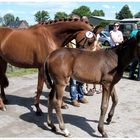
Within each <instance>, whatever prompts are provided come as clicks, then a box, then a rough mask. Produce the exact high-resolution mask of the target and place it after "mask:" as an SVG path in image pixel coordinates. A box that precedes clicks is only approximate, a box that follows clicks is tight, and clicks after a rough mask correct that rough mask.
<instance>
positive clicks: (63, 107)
mask: <svg viewBox="0 0 140 140" xmlns="http://www.w3.org/2000/svg"><path fill="white" fill-rule="evenodd" d="M61 108H62V109H68V108H69V107H68V105H66V104H65V105H62V106H61Z"/></svg>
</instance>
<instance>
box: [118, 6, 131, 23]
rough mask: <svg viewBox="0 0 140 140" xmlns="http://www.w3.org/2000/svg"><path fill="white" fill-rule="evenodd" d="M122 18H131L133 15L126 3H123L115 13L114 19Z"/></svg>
mask: <svg viewBox="0 0 140 140" xmlns="http://www.w3.org/2000/svg"><path fill="white" fill-rule="evenodd" d="M124 18H133V15H132V13H131V11H130V9H129V7H128V5H125V6H123V7H122V9H121V10H120V12H119V13H116V19H120V20H121V19H124Z"/></svg>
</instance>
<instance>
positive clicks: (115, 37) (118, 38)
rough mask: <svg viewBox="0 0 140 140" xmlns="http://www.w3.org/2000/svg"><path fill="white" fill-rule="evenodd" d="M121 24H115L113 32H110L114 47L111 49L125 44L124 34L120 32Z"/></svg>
mask: <svg viewBox="0 0 140 140" xmlns="http://www.w3.org/2000/svg"><path fill="white" fill-rule="evenodd" d="M119 26H120V24H119V22H115V23H114V24H113V30H112V31H110V37H111V41H112V43H111V44H112V46H111V47H115V46H116V45H119V44H120V43H122V42H123V40H124V39H123V34H122V32H121V31H120V30H119Z"/></svg>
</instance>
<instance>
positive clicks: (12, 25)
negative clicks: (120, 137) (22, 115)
mask: <svg viewBox="0 0 140 140" xmlns="http://www.w3.org/2000/svg"><path fill="white" fill-rule="evenodd" d="M22 22H24V23H25V24H26V25H27V26H28V23H27V22H26V21H24V20H20V21H14V22H10V23H9V24H8V27H10V28H18V27H19V26H20V25H21V23H22Z"/></svg>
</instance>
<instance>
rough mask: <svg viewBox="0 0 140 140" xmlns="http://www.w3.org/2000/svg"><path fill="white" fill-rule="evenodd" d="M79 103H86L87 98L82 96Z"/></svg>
mask: <svg viewBox="0 0 140 140" xmlns="http://www.w3.org/2000/svg"><path fill="white" fill-rule="evenodd" d="M79 102H80V103H83V104H87V103H88V100H87V99H86V98H82V99H80V100H79Z"/></svg>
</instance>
